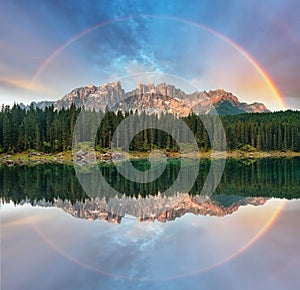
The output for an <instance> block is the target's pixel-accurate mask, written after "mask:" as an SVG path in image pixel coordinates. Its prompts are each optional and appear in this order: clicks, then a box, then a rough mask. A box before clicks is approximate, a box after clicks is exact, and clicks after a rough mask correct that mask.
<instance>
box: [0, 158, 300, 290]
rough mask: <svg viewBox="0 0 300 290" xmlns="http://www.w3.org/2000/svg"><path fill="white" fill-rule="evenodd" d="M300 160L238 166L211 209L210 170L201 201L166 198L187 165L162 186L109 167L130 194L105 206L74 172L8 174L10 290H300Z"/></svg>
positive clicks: (4, 274)
mask: <svg viewBox="0 0 300 290" xmlns="http://www.w3.org/2000/svg"><path fill="white" fill-rule="evenodd" d="M299 161H300V160H299V159H297V158H294V159H261V160H256V161H255V162H250V161H246V162H243V161H234V160H229V161H227V163H226V169H225V172H224V175H223V178H222V181H221V183H220V184H219V186H218V188H217V190H216V191H215V193H214V194H213V195H212V196H211V197H210V199H207V200H205V201H203V200H201V199H200V196H199V192H200V191H201V185H202V184H203V181H204V180H205V177H206V175H207V172H208V169H209V161H205V160H203V161H201V164H200V170H199V176H198V179H197V182H196V184H195V185H194V187H193V189H192V192H191V193H190V194H187V193H180V194H179V193H174V194H173V195H169V196H162V195H159V194H158V192H160V191H161V190H163V188H164V187H167V186H168V183H169V182H172V176H174V177H175V176H176V170H177V167H176V160H173V161H171V162H168V164H167V166H166V170H167V171H166V172H165V173H166V174H168V175H167V176H168V178H165V179H161V180H160V181H158V182H157V183H152V184H151V185H150V184H148V185H147V184H135V183H128V181H126V180H124V179H122V177H121V176H117V173H116V171H115V168H114V167H113V166H112V165H109V164H103V165H102V166H101V167H100V169H101V170H103V172H104V176H105V177H106V179H107V180H108V181H109V182H111V183H112V184H113V185H114V186H115V188H122V189H123V190H124V191H125V192H126V194H120V195H118V196H114V197H111V196H106V195H105V192H103V195H102V196H101V197H98V198H95V199H90V198H88V197H87V196H86V195H85V193H84V192H83V190H82V188H81V186H80V184H79V183H78V181H77V178H76V175H75V173H74V169H73V168H72V167H71V166H63V165H40V166H33V167H30V166H22V167H9V168H8V167H1V168H0V178H1V180H0V186H1V187H0V192H1V198H2V201H3V203H2V204H1V212H0V214H1V266H2V270H1V283H2V284H1V287H2V289H10V290H11V289H32V290H35V289H37V290H40V289H175V290H176V289H230V290H231V289H233V290H235V289H236V290H239V289H241V287H243V288H246V289H275V290H280V289H298V285H299V284H300V280H299V274H298V269H299V268H300V253H299V250H298V248H299V243H298V241H299V239H300V230H299V219H300V200H296V199H295V198H299V195H300V180H299V178H298V177H299V169H300V164H299ZM172 162H173V163H172ZM136 165H137V166H143V163H138V164H136ZM175 178H176V177H175ZM120 192H122V191H120ZM274 197H276V198H274ZM287 199H294V200H289V201H287ZM124 205H125V206H124ZM257 205H258V206H257ZM147 210H151V212H150V213H151V214H152V215H150V214H149V212H147ZM144 211H145V212H146V213H145V214H144ZM66 212H67V213H68V214H66ZM74 217H76V218H74ZM101 217H102V218H101ZM145 217H146V218H145ZM177 217H180V218H177ZM219 217H222V218H219ZM87 219H92V220H93V222H91V221H89V220H87ZM95 219H96V220H95ZM99 219H103V220H105V221H112V222H115V223H120V224H119V225H115V224H113V223H112V222H110V223H108V222H102V220H101V221H99ZM170 220H172V222H168V221H170ZM139 221H143V222H139ZM16 277H17V279H16ZM241 285H242V286H241Z"/></svg>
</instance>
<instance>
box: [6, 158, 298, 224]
mask: <svg viewBox="0 0 300 290" xmlns="http://www.w3.org/2000/svg"><path fill="white" fill-rule="evenodd" d="M133 164H134V166H135V167H136V168H138V169H140V170H145V168H146V169H147V166H148V162H147V161H146V160H135V161H133ZM209 168H210V161H209V160H202V161H201V162H200V167H199V174H198V177H197V180H196V182H195V184H194V186H193V188H192V190H191V191H190V193H189V194H188V193H185V192H183V193H181V192H178V191H174V192H170V191H169V192H168V194H164V195H162V194H160V193H161V192H165V190H166V189H167V188H169V187H170V186H171V185H172V184H173V182H174V181H175V180H176V178H177V174H178V172H179V169H180V160H178V159H169V160H168V162H167V164H166V168H165V171H164V173H163V174H162V175H161V176H160V177H159V178H158V179H156V180H155V181H152V182H149V183H137V182H132V181H130V180H128V179H126V178H124V177H123V176H122V175H121V174H119V173H118V171H117V169H116V167H115V166H114V165H113V164H111V163H103V164H100V165H99V170H100V171H101V173H102V175H103V176H104V178H105V179H106V181H107V182H108V183H109V184H110V185H111V186H112V187H113V188H114V189H115V190H116V191H117V192H119V194H118V195H115V196H111V192H110V191H109V190H106V188H105V187H104V188H103V187H101V186H98V187H97V194H96V195H95V197H94V198H90V197H88V196H87V195H86V193H85V192H84V190H83V189H82V187H81V185H80V183H79V181H78V179H77V176H76V174H75V172H74V168H73V167H72V166H64V165H59V164H57V165H49V164H48V165H38V166H20V167H1V168H0V173H1V174H0V178H1V180H0V181H1V182H0V192H1V197H2V200H3V201H5V202H10V201H13V202H14V203H15V204H20V203H21V204H22V203H24V202H29V203H31V204H33V205H39V206H55V207H59V208H62V209H63V210H65V211H66V212H68V213H70V214H72V215H73V216H76V217H80V218H85V219H103V220H106V221H111V222H115V223H120V222H121V220H122V218H123V217H124V216H125V215H126V214H127V215H132V216H135V217H137V218H138V219H139V220H140V221H145V220H152V221H153V220H159V221H162V222H165V221H167V220H174V219H175V218H177V217H181V216H183V215H184V214H186V213H193V214H196V215H215V216H225V215H227V214H231V213H233V212H234V211H236V210H237V209H238V208H239V207H240V206H241V205H247V204H253V205H261V204H264V203H265V202H266V200H267V199H268V198H270V197H277V198H285V199H291V198H299V197H300V180H299V178H297V177H298V176H299V175H300V159H299V158H292V159H259V160H244V161H237V160H228V161H227V162H226V167H225V171H224V174H223V177H222V180H221V182H220V184H219V186H218V187H217V189H216V191H215V193H214V194H213V195H212V196H210V197H209V198H203V196H200V192H201V190H202V187H203V184H204V182H205V179H206V177H207V174H208V171H209ZM185 182H187V183H188V182H189V180H185ZM183 186H184V185H183ZM121 193H123V194H121Z"/></svg>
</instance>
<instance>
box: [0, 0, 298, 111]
mask: <svg viewBox="0 0 300 290" xmlns="http://www.w3.org/2000/svg"><path fill="white" fill-rule="evenodd" d="M299 13H300V8H299V4H298V1H297V0H284V1H283V0H282V1H281V0H265V1H257V0H252V1H238V0H236V1H235V0H228V1H214V0H207V1H206V0H203V1H186V0H179V1H163V0H160V1H136V0H133V1H122V0H119V1H108V0H107V1H106V0H103V1H79V0H77V1H76V0H74V1H53V0H52V1H48V0H43V1H33V0H28V1H21V0H11V1H3V0H2V1H1V10H0V103H5V104H9V105H12V104H13V103H14V102H17V103H20V102H23V103H25V104H29V103H30V102H32V101H41V100H57V99H60V98H61V97H63V96H64V95H65V94H67V93H69V92H70V91H71V90H72V89H74V88H77V87H81V86H86V85H89V84H95V85H97V86H99V85H101V84H104V83H107V82H111V81H117V80H121V83H122V78H124V77H125V78H127V79H128V78H131V80H132V82H131V83H130V82H127V86H125V89H126V90H130V89H133V88H134V87H135V86H136V83H135V80H137V79H136V78H135V77H134V76H135V75H136V74H140V75H143V74H144V73H147V72H152V73H159V74H166V75H170V76H176V78H178V79H183V80H184V81H186V82H187V83H191V84H193V85H194V87H195V89H197V90H211V89H212V90H213V89H218V88H221V89H225V90H226V91H230V92H232V93H233V94H234V95H236V96H237V97H238V98H239V100H240V101H245V102H248V103H252V102H255V101H258V102H263V103H264V104H265V105H266V106H267V107H268V108H269V109H271V110H281V109H287V108H290V109H298V110H299V109H300V84H299V71H300V57H299V52H300V34H299V31H300V18H299ZM173 79H174V78H173ZM142 80H143V78H142ZM144 80H145V82H148V81H151V80H149V79H147V78H146V77H145V79H144ZM139 81H140V79H139ZM154 81H155V80H154ZM128 83H130V85H129V84H128ZM175 85H176V84H175Z"/></svg>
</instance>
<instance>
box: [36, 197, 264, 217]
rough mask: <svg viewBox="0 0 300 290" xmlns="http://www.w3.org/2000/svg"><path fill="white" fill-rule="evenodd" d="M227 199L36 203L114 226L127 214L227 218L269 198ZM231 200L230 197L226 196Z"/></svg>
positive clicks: (120, 199) (128, 199)
mask: <svg viewBox="0 0 300 290" xmlns="http://www.w3.org/2000/svg"><path fill="white" fill-rule="evenodd" d="M222 198H224V196H212V197H211V198H210V199H207V200H204V201H201V199H200V196H190V195H188V194H177V195H175V196H171V197H162V196H149V197H146V198H131V197H126V196H122V197H120V198H117V197H115V198H111V199H109V200H108V201H106V200H105V199H104V198H103V199H101V200H100V199H97V198H96V199H95V200H86V201H85V202H81V201H77V202H76V203H75V204H72V203H71V202H70V201H63V200H60V199H58V200H56V201H55V202H54V203H47V202H45V201H39V202H37V205H39V206H54V207H57V208H61V209H63V210H64V211H65V212H67V213H69V214H71V215H72V216H74V217H77V218H82V219H89V220H96V219H101V220H104V221H107V222H112V223H121V221H122V218H124V216H125V214H127V215H130V216H134V217H136V218H137V219H138V220H139V221H154V220H158V221H159V222H166V221H171V220H175V219H176V218H179V217H181V216H184V215H185V214H186V213H193V214H195V215H210V216H218V217H224V216H226V215H229V214H232V213H234V212H235V211H237V210H238V209H239V207H240V206H245V205H249V204H251V205H255V206H259V205H263V204H264V203H265V202H266V200H267V199H265V198H263V197H236V196H233V197H231V198H232V200H229V201H228V200H226V202H225V203H224V201H222ZM227 198H228V197H227Z"/></svg>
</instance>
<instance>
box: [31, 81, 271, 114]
mask: <svg viewBox="0 0 300 290" xmlns="http://www.w3.org/2000/svg"><path fill="white" fill-rule="evenodd" d="M45 104H46V102H40V103H37V104H35V106H38V107H42V108H44V107H45ZM48 104H53V106H54V107H55V108H56V109H62V108H63V107H64V108H67V107H70V106H71V104H75V106H76V107H84V108H85V109H86V110H93V109H95V110H96V111H99V110H102V111H104V110H105V108H106V107H107V106H108V107H109V108H111V109H113V110H122V111H124V112H125V111H129V110H134V111H135V110H138V111H145V112H147V113H149V114H151V113H155V112H156V113H160V112H164V113H172V114H175V115H177V116H180V117H182V116H187V115H188V114H190V113H192V112H194V113H196V114H207V113H209V112H211V110H213V108H215V109H216V110H217V111H218V113H219V114H221V115H225V114H238V113H245V112H268V109H267V108H266V107H265V105H264V104H262V103H253V104H247V103H240V102H239V100H238V98H237V97H236V96H234V95H233V94H232V93H230V92H226V91H224V90H220V89H218V90H212V91H208V92H206V91H203V92H194V93H192V94H186V93H185V92H183V91H182V90H181V89H179V88H176V87H175V86H173V85H171V84H165V83H161V84H158V85H156V86H155V85H154V84H153V83H151V84H138V85H137V87H136V89H134V90H133V91H131V92H125V91H124V89H122V87H121V83H120V82H113V83H108V84H104V85H101V86H99V87H96V86H94V85H90V86H86V87H81V88H77V89H74V90H73V91H71V92H70V93H69V94H67V95H65V96H64V97H63V98H62V99H61V100H59V101H56V102H53V103H49V102H48Z"/></svg>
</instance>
